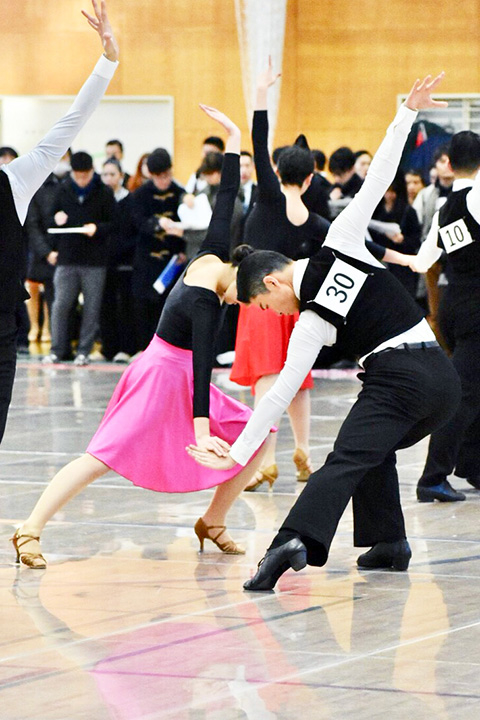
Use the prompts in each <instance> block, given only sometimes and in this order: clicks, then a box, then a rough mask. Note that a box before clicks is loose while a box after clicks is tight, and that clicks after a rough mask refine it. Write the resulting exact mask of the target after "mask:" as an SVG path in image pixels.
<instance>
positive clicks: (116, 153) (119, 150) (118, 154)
mask: <svg viewBox="0 0 480 720" xmlns="http://www.w3.org/2000/svg"><path fill="white" fill-rule="evenodd" d="M105 156H106V158H107V160H108V158H111V157H113V158H115V159H116V160H118V162H119V163H120V164H122V160H123V143H122V142H121V140H116V139H115V140H109V141H108V142H107V143H106V144H105ZM129 180H130V175H129V174H128V173H127V172H124V173H123V180H122V184H123V185H124V187H127V184H128V181H129Z"/></svg>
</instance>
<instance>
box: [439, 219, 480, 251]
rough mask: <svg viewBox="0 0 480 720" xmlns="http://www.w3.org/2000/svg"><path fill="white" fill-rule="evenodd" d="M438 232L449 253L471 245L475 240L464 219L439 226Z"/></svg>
mask: <svg viewBox="0 0 480 720" xmlns="http://www.w3.org/2000/svg"><path fill="white" fill-rule="evenodd" d="M438 234H439V235H440V237H441V239H442V242H443V245H444V248H445V252H447V253H452V252H455V250H459V249H460V248H463V247H466V246H467V245H471V244H472V243H473V242H474V239H473V238H472V236H471V235H470V231H469V229H468V228H467V226H466V224H465V220H463V219H460V220H455V221H454V222H452V223H450V224H449V225H445V226H444V227H441V228H439V229H438Z"/></svg>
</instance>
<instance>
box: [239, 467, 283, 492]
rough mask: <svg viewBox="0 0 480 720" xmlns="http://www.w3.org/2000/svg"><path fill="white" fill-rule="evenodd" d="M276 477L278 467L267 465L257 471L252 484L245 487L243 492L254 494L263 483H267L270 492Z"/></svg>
mask: <svg viewBox="0 0 480 720" xmlns="http://www.w3.org/2000/svg"><path fill="white" fill-rule="evenodd" d="M277 477H278V467H277V465H276V464H273V465H269V466H268V467H266V468H263V470H257V472H256V473H255V475H254V476H253V479H254V482H252V484H251V485H247V487H246V488H245V492H254V491H255V490H256V489H257V488H258V487H260V485H261V484H262V483H264V482H268V484H269V485H270V490H271V489H272V485H273V483H274V482H275V480H276V479H277Z"/></svg>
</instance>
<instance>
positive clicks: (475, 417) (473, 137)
mask: <svg viewBox="0 0 480 720" xmlns="http://www.w3.org/2000/svg"><path fill="white" fill-rule="evenodd" d="M448 156H449V159H450V165H451V169H452V170H453V175H454V178H455V180H454V182H453V188H452V192H451V193H450V195H449V196H448V199H447V201H446V203H445V204H444V205H443V207H442V208H441V209H440V210H439V211H438V212H437V213H436V214H435V215H434V217H433V221H432V226H431V229H430V232H429V233H428V236H427V239H426V240H425V242H424V243H423V245H422V247H421V248H420V250H419V252H418V255H416V256H415V257H414V258H413V259H412V262H411V264H410V267H411V268H412V270H414V271H415V272H426V271H427V270H428V268H430V267H431V266H432V265H433V264H434V263H435V262H436V261H437V260H438V259H439V258H440V255H441V254H442V252H443V251H445V253H446V255H447V266H446V273H447V277H448V282H449V284H448V286H447V288H446V289H445V292H444V295H443V298H442V301H441V304H440V311H439V323H440V329H441V332H442V335H443V337H444V338H445V341H446V343H447V345H448V347H449V349H450V350H451V351H452V362H453V364H454V366H455V368H456V370H457V372H458V374H459V376H460V379H461V382H462V401H461V403H460V405H459V407H458V410H457V412H456V413H455V415H454V416H453V417H452V418H451V420H450V421H449V422H448V423H447V424H446V425H443V426H442V427H441V428H439V429H438V430H437V431H436V432H434V433H433V434H432V437H431V438H430V444H429V447H428V456H427V461H426V463H425V468H424V470H423V473H422V477H421V478H420V480H419V481H418V486H417V497H418V500H419V501H420V502H433V501H434V500H439V501H440V502H455V501H459V500H465V495H464V494H463V493H461V492H457V491H456V490H455V489H454V488H453V487H452V486H451V485H450V483H449V482H448V480H447V476H448V475H449V474H450V473H452V472H453V471H454V470H455V474H456V475H459V476H460V477H465V478H466V479H467V482H469V483H470V484H471V485H473V487H475V488H477V490H480V424H479V419H480V300H479V289H480V263H479V261H480V178H479V176H478V170H479V168H480V137H479V136H478V135H477V133H474V132H471V131H469V130H467V131H463V132H459V133H456V135H454V136H453V137H452V139H451V141H450V146H449V150H448ZM466 433H468V439H469V442H468V443H465V444H464V446H463V452H462V442H463V441H464V439H465V437H466Z"/></svg>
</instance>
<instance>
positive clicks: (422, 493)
mask: <svg viewBox="0 0 480 720" xmlns="http://www.w3.org/2000/svg"><path fill="white" fill-rule="evenodd" d="M417 500H418V502H433V501H434V500H439V501H440V502H459V501H460V500H465V495H464V494H463V493H461V492H458V490H455V488H453V487H452V486H451V485H450V483H449V482H448V480H442V482H441V483H438V485H431V486H430V487H426V486H425V487H424V486H422V485H417Z"/></svg>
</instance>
